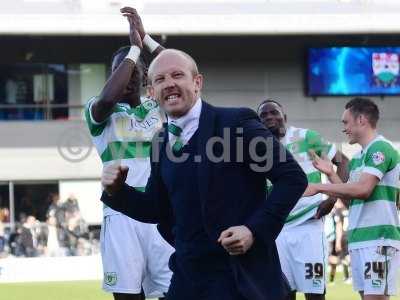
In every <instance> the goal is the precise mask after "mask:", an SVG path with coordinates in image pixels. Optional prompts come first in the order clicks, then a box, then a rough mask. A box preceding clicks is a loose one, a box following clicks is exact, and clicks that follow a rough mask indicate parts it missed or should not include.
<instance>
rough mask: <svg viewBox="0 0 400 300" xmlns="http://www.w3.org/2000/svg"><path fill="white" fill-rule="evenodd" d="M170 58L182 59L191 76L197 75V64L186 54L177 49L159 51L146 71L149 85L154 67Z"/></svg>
mask: <svg viewBox="0 0 400 300" xmlns="http://www.w3.org/2000/svg"><path fill="white" fill-rule="evenodd" d="M171 57H181V58H182V59H184V60H186V61H187V63H188V66H189V68H190V70H191V73H192V75H193V76H195V75H197V74H199V69H198V68H197V64H196V62H195V60H194V59H193V57H191V56H190V55H189V54H187V53H186V52H183V51H181V50H178V49H165V50H163V51H161V53H160V54H158V55H157V56H156V58H155V59H154V60H153V61H152V62H151V64H150V66H149V69H148V79H149V82H150V84H151V83H152V80H153V76H154V67H155V66H156V65H157V64H159V63H160V62H161V61H164V60H169V59H170V58H171Z"/></svg>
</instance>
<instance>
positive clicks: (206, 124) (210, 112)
mask: <svg viewBox="0 0 400 300" xmlns="http://www.w3.org/2000/svg"><path fill="white" fill-rule="evenodd" d="M214 132H215V111H214V109H213V107H212V106H211V105H210V104H208V103H207V102H204V101H203V103H202V108H201V114H200V120H199V128H198V147H199V149H198V154H199V155H200V156H201V162H200V163H199V165H198V168H197V173H198V174H197V175H198V178H197V179H198V184H199V192H200V200H201V203H202V204H203V205H204V204H205V203H206V201H207V199H208V186H209V181H210V179H211V176H210V175H211V174H210V171H209V167H210V162H209V160H208V159H207V151H206V147H207V142H208V141H209V139H210V138H211V137H213V136H214Z"/></svg>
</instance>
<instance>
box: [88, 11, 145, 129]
mask: <svg viewBox="0 0 400 300" xmlns="http://www.w3.org/2000/svg"><path fill="white" fill-rule="evenodd" d="M127 19H128V22H129V40H130V43H131V49H130V50H129V52H128V55H127V56H126V57H125V58H124V59H123V60H122V62H121V63H120V64H119V65H118V67H116V69H115V70H113V72H112V73H111V76H110V78H109V79H108V80H107V82H106V84H105V86H104V88H103V90H102V91H101V93H100V95H99V97H98V99H97V101H96V102H95V103H93V105H92V115H93V118H94V121H96V122H99V123H100V122H103V121H105V120H106V119H107V118H108V117H109V115H111V113H112V111H113V108H114V106H115V104H116V103H117V102H118V101H119V100H120V99H121V96H122V95H123V93H124V91H125V89H126V87H127V86H128V83H129V81H130V79H131V77H132V72H133V70H134V68H135V65H136V62H137V60H138V59H139V56H140V52H141V50H142V48H143V46H142V40H141V38H140V35H139V33H138V31H137V29H136V27H135V24H134V22H133V20H132V18H131V17H130V16H129V15H128V16H127ZM112 67H113V68H114V67H115V66H112Z"/></svg>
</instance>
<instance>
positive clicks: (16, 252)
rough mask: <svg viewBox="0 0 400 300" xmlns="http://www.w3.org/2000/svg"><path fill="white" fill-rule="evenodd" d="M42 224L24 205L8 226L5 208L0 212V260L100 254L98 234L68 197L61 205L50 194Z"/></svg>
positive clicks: (8, 214) (6, 209) (71, 198)
mask: <svg viewBox="0 0 400 300" xmlns="http://www.w3.org/2000/svg"><path fill="white" fill-rule="evenodd" d="M48 200H49V201H48V203H49V205H48V208H47V211H46V213H45V215H46V216H45V221H40V220H38V217H37V216H35V215H34V214H30V212H32V211H33V208H32V207H31V208H32V210H30V208H29V205H27V204H29V201H24V205H25V206H26V207H23V209H22V210H21V211H20V213H19V215H18V216H17V217H18V218H17V220H18V222H16V224H15V225H14V226H11V224H10V212H9V209H8V208H0V258H2V257H7V256H10V255H11V256H15V257H37V256H73V255H92V254H96V253H98V251H99V231H98V229H96V228H94V230H92V229H90V228H89V226H88V224H87V223H86V222H85V221H84V219H83V218H82V216H81V213H80V210H79V205H78V201H77V199H76V198H75V197H74V196H72V195H71V196H70V197H69V198H68V199H67V200H66V201H64V202H61V201H60V199H59V196H58V195H57V194H50V195H49V199H48Z"/></svg>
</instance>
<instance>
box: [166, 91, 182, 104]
mask: <svg viewBox="0 0 400 300" xmlns="http://www.w3.org/2000/svg"><path fill="white" fill-rule="evenodd" d="M180 97H181V95H180V94H179V93H174V94H170V95H167V96H166V97H165V98H164V100H165V101H166V102H167V103H168V104H176V103H178V100H179V99H180Z"/></svg>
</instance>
